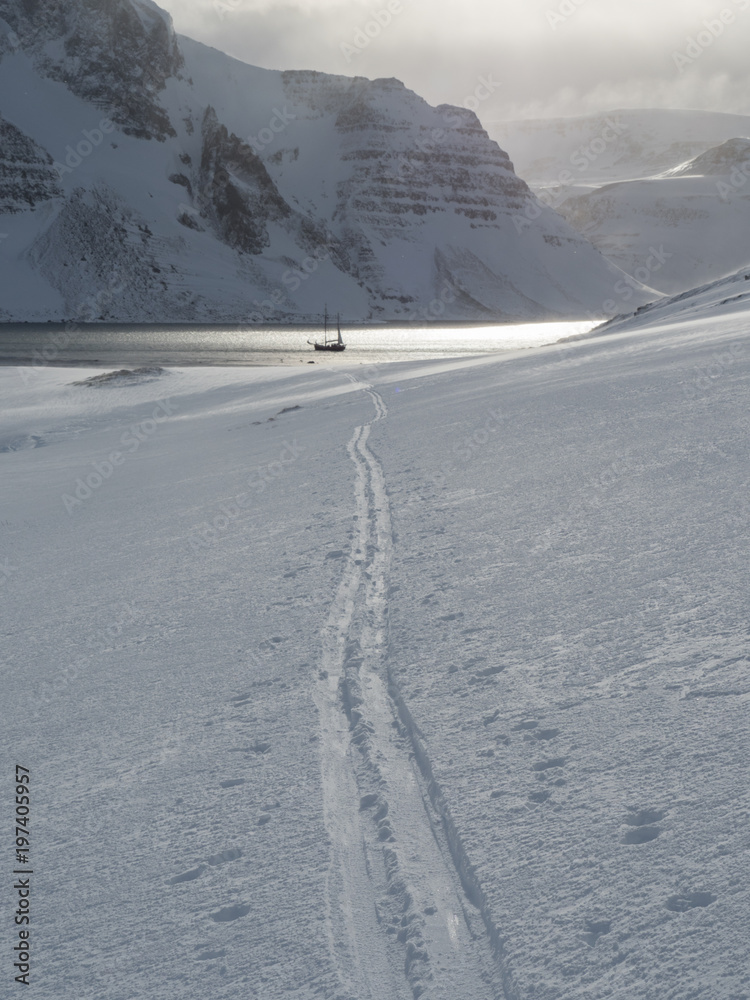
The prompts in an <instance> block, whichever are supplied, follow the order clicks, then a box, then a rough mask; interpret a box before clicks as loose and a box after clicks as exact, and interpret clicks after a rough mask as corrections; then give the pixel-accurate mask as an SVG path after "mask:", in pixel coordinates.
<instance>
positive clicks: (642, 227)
mask: <svg viewBox="0 0 750 1000" xmlns="http://www.w3.org/2000/svg"><path fill="white" fill-rule="evenodd" d="M494 134H495V135H496V136H499V137H500V138H501V139H502V141H504V142H507V145H508V148H509V150H510V154H511V156H512V157H513V158H514V160H515V162H516V165H517V166H518V164H519V163H520V164H521V169H522V171H524V172H525V174H526V175H527V176H528V177H530V178H531V179H532V181H531V182H532V185H533V186H534V189H535V191H536V192H537V194H539V195H540V197H541V198H542V199H543V200H545V201H546V202H547V203H548V204H550V205H551V206H552V207H553V208H554V209H555V210H556V211H557V212H558V213H559V214H561V215H562V216H563V217H564V218H565V219H566V220H567V221H568V222H569V223H570V224H571V226H573V228H574V229H576V230H577V231H578V232H579V233H580V234H581V235H582V236H585V237H586V238H587V239H588V240H590V241H591V242H592V243H593V244H594V246H596V247H597V248H598V249H599V250H601V252H602V253H603V254H605V256H606V257H607V258H608V259H609V260H611V261H612V262H613V263H614V264H617V265H618V266H619V267H621V268H622V269H623V270H625V271H627V273H628V274H630V275H631V276H634V277H635V278H637V279H639V280H641V281H645V282H646V283H647V284H649V285H650V286H651V287H653V288H656V289H658V290H659V291H660V292H663V293H666V294H668V295H672V294H676V293H680V292H683V291H686V290H687V289H690V288H693V287H694V286H696V285H702V284H704V283H706V282H710V281H712V280H714V279H717V278H721V277H723V276H725V275H728V274H732V273H734V272H735V271H736V270H737V268H739V267H744V266H745V265H746V264H748V262H750V242H749V241H748V237H747V233H748V229H749V228H750V138H747V137H748V136H750V117H744V116H741V115H722V114H711V113H707V112H688V111H615V112H612V114H611V115H606V116H596V117H589V118H576V119H568V120H566V119H559V120H555V121H549V122H525V123H524V122H521V123H511V124H510V125H507V126H503V127H499V126H498V127H497V128H496V129H495V130H494ZM543 151H544V152H543Z"/></svg>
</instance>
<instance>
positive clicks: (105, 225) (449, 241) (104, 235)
mask: <svg viewBox="0 0 750 1000" xmlns="http://www.w3.org/2000/svg"><path fill="white" fill-rule="evenodd" d="M0 18H2V19H4V20H0V94H2V98H0V116H1V117H0V138H1V139H2V141H3V144H2V147H0V197H1V198H2V201H1V202H0V208H2V214H0V232H2V233H3V234H4V238H3V240H2V241H0V254H2V265H3V286H2V295H1V297H0V320H12V319H13V320H35V319H39V320H47V319H62V320H68V319H73V320H75V319H80V318H83V319H85V320H89V321H90V320H96V319H103V320H123V321H133V322H138V321H151V322H154V321H162V322H174V321H181V320H191V321H196V320H198V321H201V320H203V321H213V322H235V321H247V322H252V323H268V322H283V321H286V320H294V319H302V318H308V319H310V318H314V319H318V318H319V316H320V315H321V313H322V311H323V307H324V305H325V303H326V302H327V303H328V305H329V306H330V308H331V309H333V310H335V311H340V312H341V314H342V317H343V318H344V319H345V320H349V321H354V320H357V321H365V320H370V321H371V320H387V319H410V318H411V319H443V320H445V319H506V320H514V319H520V320H526V319H552V318H557V317H576V318H578V317H586V318H588V316H589V315H593V317H594V318H602V317H604V316H606V315H608V313H607V312H606V311H605V310H603V309H602V303H603V302H604V301H606V300H608V299H611V298H612V295H613V292H612V289H613V286H614V285H615V284H616V283H617V282H618V280H621V279H622V278H623V275H622V273H621V272H620V271H619V269H618V268H616V267H615V266H614V265H612V264H611V263H610V262H608V261H607V260H606V259H605V258H603V257H602V255H601V254H600V253H599V252H598V251H597V250H595V249H594V248H593V247H592V246H591V244H589V243H588V242H587V241H586V240H584V239H582V238H581V237H580V235H579V234H578V233H576V232H575V230H573V229H571V227H570V226H569V225H568V224H567V223H566V222H565V221H564V220H563V219H561V218H560V216H558V215H557V214H556V213H555V212H553V211H551V210H550V209H549V208H547V207H546V206H544V205H542V204H541V203H539V202H538V201H537V199H536V197H535V196H534V195H533V194H532V192H531V191H530V190H529V188H528V187H527V185H526V184H525V183H524V181H522V180H521V179H520V178H519V177H517V176H516V174H515V173H514V171H513V168H512V165H511V163H510V161H509V159H508V157H507V155H506V154H505V153H504V152H503V151H502V150H501V149H500V148H499V147H498V146H497V144H496V143H495V142H494V141H492V140H491V139H490V138H489V137H488V136H487V133H486V132H485V131H484V129H483V128H482V126H481V125H480V123H479V120H478V119H477V118H476V116H475V115H474V114H473V113H472V112H470V111H467V110H465V109H462V108H452V107H449V106H447V105H443V106H441V107H438V108H433V107H430V106H429V105H428V104H427V103H426V102H425V101H424V100H422V99H421V98H420V97H418V96H417V95H416V94H414V93H413V92H411V91H409V90H407V89H406V88H405V87H404V86H403V84H401V83H399V82H398V81H397V80H375V81H369V80H366V79H364V78H361V77H355V78H349V77H341V76H330V75H326V74H322V73H312V72H304V71H301V72H285V73H280V72H272V71H269V70H263V69H258V68H256V67H252V66H248V65H245V64H244V63H241V62H239V61H237V60H235V59H231V58H229V57H228V56H225V55H223V54H222V53H220V52H217V51H216V50H214V49H211V48H208V47H207V46H205V45H201V44H199V43H197V42H193V41H191V40H190V39H188V38H179V39H178V38H177V37H176V36H175V35H174V32H173V30H172V25H171V21H170V19H169V17H168V15H167V14H166V13H164V12H163V11H159V9H158V8H157V7H156V6H155V5H153V4H146V3H145V2H142V0H91V2H86V3H84V2H83V0H64V2H63V0H42V2H40V3H37V4H34V5H32V6H29V7H28V8H27V7H25V6H23V5H21V4H20V3H18V2H16V0H0ZM50 164H52V168H51V169H50ZM29 171H31V172H29ZM27 178H29V179H28V180H27ZM113 288H116V289H117V291H116V292H115V293H112V289H113ZM632 296H633V301H634V302H635V304H636V305H638V304H642V303H644V302H646V301H651V300H653V299H654V298H656V297H658V295H657V293H656V292H654V291H653V290H651V289H650V288H645V287H641V286H640V285H637V286H636V287H635V288H634V289H633V291H632Z"/></svg>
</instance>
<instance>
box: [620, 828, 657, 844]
mask: <svg viewBox="0 0 750 1000" xmlns="http://www.w3.org/2000/svg"><path fill="white" fill-rule="evenodd" d="M660 833H661V830H660V829H659V827H658V826H635V827H632V828H631V829H630V830H626V831H625V833H624V834H623V835H622V837H621V838H620V843H621V844H629V845H631V846H633V845H638V844H648V843H650V842H651V841H652V840H656V838H657V837H658V836H659V834H660Z"/></svg>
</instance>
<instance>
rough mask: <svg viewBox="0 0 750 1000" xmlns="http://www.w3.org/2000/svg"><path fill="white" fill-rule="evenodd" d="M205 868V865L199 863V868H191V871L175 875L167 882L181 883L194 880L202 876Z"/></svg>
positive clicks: (172, 883) (170, 883)
mask: <svg viewBox="0 0 750 1000" xmlns="http://www.w3.org/2000/svg"><path fill="white" fill-rule="evenodd" d="M205 870H206V866H205V865H198V867H197V868H191V869H190V871H187V872H182V873H181V874H180V875H175V877H174V878H171V879H170V880H169V882H168V883H167V884H168V885H179V884H180V882H193V881H195V879H197V878H200V876H201V875H202V874H203V872H204V871H205Z"/></svg>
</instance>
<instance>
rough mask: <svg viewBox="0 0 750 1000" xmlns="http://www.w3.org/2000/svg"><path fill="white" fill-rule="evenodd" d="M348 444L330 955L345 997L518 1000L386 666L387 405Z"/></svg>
mask: <svg viewBox="0 0 750 1000" xmlns="http://www.w3.org/2000/svg"><path fill="white" fill-rule="evenodd" d="M344 374H346V377H347V378H348V379H349V380H350V381H351V382H353V383H355V384H356V385H361V387H362V389H363V390H364V391H365V392H367V394H368V395H369V396H370V398H371V399H372V402H373V404H374V406H375V416H374V418H373V420H372V421H370V422H369V423H367V424H364V425H362V426H359V427H357V428H356V429H355V430H354V433H353V435H352V437H351V439H350V441H349V443H348V445H347V451H348V454H349V456H350V458H351V459H352V462H353V464H354V466H355V469H356V480H355V501H356V523H357V533H356V535H355V537H354V540H353V543H352V549H351V552H350V554H349V557H348V560H347V563H346V567H345V569H344V573H343V576H342V579H341V582H340V584H339V587H338V590H337V592H336V596H335V598H334V601H333V604H332V606H331V610H330V613H329V615H328V619H327V621H326V624H325V626H324V628H323V631H322V637H321V638H322V643H321V646H322V648H321V662H320V668H319V673H318V679H317V682H316V689H315V703H316V705H317V708H318V711H319V715H320V724H321V768H322V778H323V806H324V815H325V822H326V828H327V831H328V836H329V840H330V845H331V861H330V866H329V870H328V883H327V890H328V891H327V912H326V923H327V928H328V939H329V948H330V952H331V955H332V958H333V960H334V963H335V966H336V969H337V972H338V977H339V982H340V985H341V993H340V994H337V996H341V997H342V998H343V997H346V998H347V1000H381V998H384V997H387V998H389V1000H391V998H392V1000H408V998H410V997H423V998H429V1000H501V998H502V1000H518V994H517V991H516V990H515V989H514V987H513V984H512V982H511V978H510V976H509V975H508V974H507V973H506V972H505V971H504V969H503V960H502V957H503V956H502V941H501V938H500V935H499V933H498V931H497V929H496V927H495V926H494V924H493V923H492V920H491V917H490V914H489V911H488V907H487V905H486V902H485V899H484V896H483V893H482V892H481V889H480V887H479V886H478V884H477V883H476V880H475V878H474V876H473V872H472V868H471V866H470V864H469V862H468V859H467V858H466V856H465V853H464V850H463V846H462V844H461V840H460V837H459V835H458V833H457V830H456V827H455V824H454V823H453V821H452V819H451V817H450V814H449V811H448V809H447V806H446V805H445V802H444V798H443V795H442V792H441V790H440V787H439V785H438V784H437V782H436V781H435V779H434V775H433V773H432V766H431V763H430V761H429V758H428V756H427V753H426V750H425V747H424V741H423V740H422V739H421V737H420V735H419V733H418V730H417V728H416V726H415V724H414V721H413V719H412V718H411V715H410V713H409V710H408V707H407V705H406V703H405V702H404V700H403V698H402V697H401V695H400V693H399V691H398V688H397V686H396V684H395V682H394V679H393V677H391V676H390V673H389V668H388V585H389V582H388V581H389V569H390V562H391V556H392V550H393V535H392V530H391V515H390V507H389V503H388V494H387V490H386V486H385V478H384V475H383V471H382V468H381V466H380V464H379V462H378V460H377V459H376V457H375V455H374V454H373V453H372V451H371V450H370V448H369V447H368V441H369V436H370V430H371V427H372V425H373V424H374V423H376V422H377V421H379V420H383V419H385V417H386V416H387V414H388V409H387V407H386V405H385V403H384V401H383V399H382V397H381V396H380V395H379V394H378V393H377V392H376V391H375V389H374V388H373V387H372V386H371V385H369V384H367V383H364V382H361V381H360V380H358V379H357V378H356V377H355V376H353V375H349V374H347V373H344Z"/></svg>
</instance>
